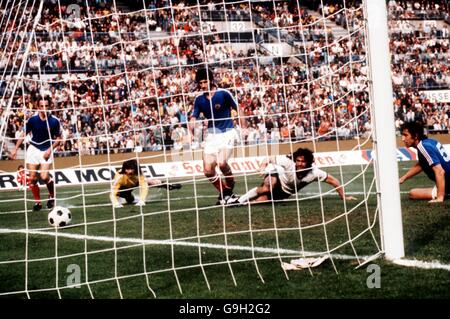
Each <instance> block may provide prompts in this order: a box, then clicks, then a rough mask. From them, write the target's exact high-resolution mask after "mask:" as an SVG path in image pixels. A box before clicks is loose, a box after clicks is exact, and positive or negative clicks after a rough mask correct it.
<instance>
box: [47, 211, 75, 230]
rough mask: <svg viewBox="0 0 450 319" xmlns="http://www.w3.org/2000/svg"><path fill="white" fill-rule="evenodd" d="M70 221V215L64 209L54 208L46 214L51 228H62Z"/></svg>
mask: <svg viewBox="0 0 450 319" xmlns="http://www.w3.org/2000/svg"><path fill="white" fill-rule="evenodd" d="M71 221H72V214H71V212H70V210H69V209H68V208H66V207H62V206H56V207H55V208H53V209H52V210H51V211H50V213H48V223H49V224H50V225H51V226H53V227H64V226H67V225H69V224H70V222H71Z"/></svg>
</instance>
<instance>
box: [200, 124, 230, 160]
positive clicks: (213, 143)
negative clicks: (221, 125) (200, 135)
mask: <svg viewBox="0 0 450 319" xmlns="http://www.w3.org/2000/svg"><path fill="white" fill-rule="evenodd" d="M237 138H238V136H237V131H236V130H235V129H231V130H228V131H226V132H224V133H208V136H206V141H205V148H204V150H203V151H204V153H205V154H208V155H217V154H218V153H219V151H221V150H232V149H233V148H234V143H235V142H236V140H237Z"/></svg>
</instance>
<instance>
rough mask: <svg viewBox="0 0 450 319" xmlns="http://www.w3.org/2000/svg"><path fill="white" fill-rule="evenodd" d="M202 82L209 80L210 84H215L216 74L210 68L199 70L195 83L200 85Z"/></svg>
mask: <svg viewBox="0 0 450 319" xmlns="http://www.w3.org/2000/svg"><path fill="white" fill-rule="evenodd" d="M202 80H209V82H210V83H213V82H214V74H213V72H212V71H211V69H209V68H203V69H199V70H198V71H197V73H196V74H195V82H197V83H200V81H202Z"/></svg>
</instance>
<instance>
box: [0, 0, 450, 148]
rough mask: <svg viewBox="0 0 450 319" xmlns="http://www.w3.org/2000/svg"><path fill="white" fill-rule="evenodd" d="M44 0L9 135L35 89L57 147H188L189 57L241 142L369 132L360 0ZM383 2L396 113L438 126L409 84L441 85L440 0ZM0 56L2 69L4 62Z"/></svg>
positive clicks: (443, 34)
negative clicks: (223, 93) (48, 112)
mask: <svg viewBox="0 0 450 319" xmlns="http://www.w3.org/2000/svg"><path fill="white" fill-rule="evenodd" d="M50 2H52V1H50ZM116 2H117V3H120V2H119V1H116ZM214 2H216V3H214ZM53 3H54V5H52V6H46V8H45V9H44V12H43V15H42V18H41V22H40V24H39V26H38V29H37V30H36V40H35V42H33V46H32V48H31V54H30V57H29V60H28V63H27V68H26V71H25V75H24V81H23V86H22V87H20V88H19V89H18V91H17V92H16V96H17V98H15V99H14V101H13V104H12V110H11V114H10V116H9V117H8V128H7V137H9V138H10V139H11V141H14V139H15V138H17V137H18V134H19V132H20V131H21V130H23V125H24V121H25V119H26V118H28V116H29V115H30V114H31V112H33V105H34V103H35V100H36V99H37V98H38V97H39V96H40V95H48V96H50V97H51V99H52V101H53V109H54V111H53V112H54V114H55V116H57V117H58V118H59V119H60V121H61V124H62V138H63V140H64V143H63V144H62V145H61V146H60V147H59V149H58V150H57V151H56V155H57V156H71V155H76V154H81V155H88V154H89V155H95V154H105V153H107V152H111V153H117V152H131V151H135V150H137V149H139V150H143V151H160V150H163V149H175V150H183V149H184V150H186V149H191V148H192V149H197V148H200V147H201V144H202V142H203V140H204V135H205V132H206V128H207V122H206V121H203V123H202V122H199V123H197V126H196V127H195V129H194V138H193V142H192V143H191V139H190V138H189V136H188V135H189V134H190V132H189V131H188V128H187V122H188V120H189V116H190V112H191V111H192V106H193V101H194V98H195V96H196V95H197V94H198V93H197V88H196V85H195V83H194V74H195V70H196V69H197V68H198V67H201V66H202V65H204V64H205V63H207V64H208V65H209V66H211V67H213V68H214V70H215V78H216V81H217V82H218V85H219V86H220V87H226V88H229V89H230V90H231V91H232V92H233V93H234V94H235V95H236V97H237V99H238V101H239V105H240V107H241V108H242V109H243V110H244V112H245V115H246V119H247V123H248V127H247V128H245V129H241V128H239V130H240V133H241V134H240V136H241V141H240V143H243V144H258V143H265V142H267V143H283V142H289V141H301V140H308V139H311V138H318V136H319V135H320V140H326V139H334V138H337V137H338V138H339V139H348V138H353V137H355V136H365V135H366V134H369V133H370V129H371V127H370V112H369V111H368V105H369V103H370V102H369V93H368V89H367V85H368V83H367V67H366V47H365V45H364V41H365V39H364V26H363V14H362V8H361V1H345V3H344V2H343V1H342V0H334V1H333V0H328V1H322V2H321V1H312V0H311V1H301V2H300V4H301V7H300V6H293V5H289V3H290V2H289V1H276V2H274V1H253V2H251V3H250V4H249V2H248V1H243V2H242V3H240V2H232V3H227V4H226V5H225V6H224V5H223V1H220V3H218V4H217V1H211V0H206V1H197V0H195V1H189V0H185V1H175V0H172V1H165V0H159V1H145V3H146V4H147V8H146V9H147V10H145V11H144V10H142V2H141V1H130V2H127V4H125V2H123V3H122V5H121V6H120V8H119V7H118V8H117V11H118V12H120V14H118V15H117V14H111V13H112V6H111V1H109V0H103V1H93V2H92V5H91V6H90V7H89V8H86V7H85V6H83V5H82V4H83V3H84V1H81V2H80V8H81V11H80V17H79V18H75V19H72V20H67V16H68V15H69V13H68V12H66V9H67V8H68V6H69V5H70V4H71V3H73V1H64V0H61V1H53ZM321 3H323V6H322V5H321ZM139 4H141V8H139ZM170 4H172V6H170ZM198 4H200V5H201V7H200V10H199V6H198ZM387 5H388V14H389V28H390V34H391V38H390V48H391V53H392V79H393V87H394V95H395V97H394V107H395V114H396V125H397V126H399V125H401V123H402V122H404V121H412V120H422V121H424V122H425V123H427V125H428V126H429V128H430V130H434V131H436V132H446V131H447V130H448V128H449V125H450V120H449V116H450V110H449V103H448V102H440V101H436V100H431V99H429V98H427V97H426V96H425V95H424V94H422V92H423V91H427V90H437V89H440V90H449V89H450V72H449V64H450V53H449V23H450V20H449V13H450V7H449V4H448V3H447V1H445V0H442V1H393V0H390V1H387ZM323 16H325V17H327V19H326V22H324V21H325V20H324V19H323V18H322V17H323ZM62 18H64V19H65V20H64V21H65V22H63V23H62V22H61V19H62ZM211 22H217V23H218V25H220V24H224V23H228V22H239V23H240V24H237V25H239V26H240V28H242V29H240V30H239V29H238V30H223V29H220V28H217V29H216V24H215V23H211ZM425 22H426V23H425ZM249 25H252V28H248V26H249ZM10 28H11V30H13V26H11V27H10ZM342 35H343V36H342ZM277 42H278V43H279V42H283V43H286V45H287V47H288V49H289V50H290V54H289V55H287V56H284V57H283V56H280V57H277V56H276V54H274V53H273V52H271V51H270V46H267V45H266V44H269V43H277ZM7 49H8V48H5V47H2V48H0V50H2V51H1V52H0V54H2V56H3V53H4V51H6V50H7ZM0 63H1V65H0V70H2V71H4V70H5V69H8V67H11V65H9V64H10V63H13V62H12V60H11V59H2V61H1V62H0ZM330 74H331V75H330ZM39 79H45V80H44V81H42V80H39ZM0 91H3V90H2V89H1V87H0ZM2 94H3V92H2ZM3 111H4V106H2V108H1V111H0V112H3ZM236 124H237V123H236Z"/></svg>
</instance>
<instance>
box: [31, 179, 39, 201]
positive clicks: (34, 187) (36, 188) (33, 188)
mask: <svg viewBox="0 0 450 319" xmlns="http://www.w3.org/2000/svg"><path fill="white" fill-rule="evenodd" d="M30 189H31V192H32V193H33V197H34V201H35V202H36V203H40V202H41V194H40V193H39V186H38V185H37V184H35V185H30Z"/></svg>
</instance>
